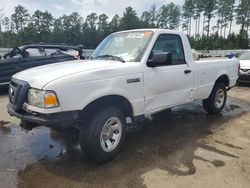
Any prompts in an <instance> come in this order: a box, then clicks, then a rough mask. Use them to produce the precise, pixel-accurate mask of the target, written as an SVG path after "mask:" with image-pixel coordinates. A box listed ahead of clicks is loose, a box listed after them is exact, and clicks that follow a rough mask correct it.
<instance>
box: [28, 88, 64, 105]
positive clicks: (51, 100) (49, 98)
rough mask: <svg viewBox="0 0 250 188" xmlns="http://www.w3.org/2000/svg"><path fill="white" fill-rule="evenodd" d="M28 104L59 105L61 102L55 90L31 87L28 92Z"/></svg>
mask: <svg viewBox="0 0 250 188" xmlns="http://www.w3.org/2000/svg"><path fill="white" fill-rule="evenodd" d="M28 104H29V105H31V106H35V107H38V108H53V107H58V106H59V102H58V99H57V96H56V93H55V92H54V91H44V90H39V89H30V90H29V92H28Z"/></svg>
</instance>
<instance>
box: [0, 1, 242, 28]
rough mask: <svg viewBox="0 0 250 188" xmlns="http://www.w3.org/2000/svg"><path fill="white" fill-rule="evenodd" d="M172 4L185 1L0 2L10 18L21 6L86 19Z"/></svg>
mask: <svg viewBox="0 0 250 188" xmlns="http://www.w3.org/2000/svg"><path fill="white" fill-rule="evenodd" d="M170 2H174V3H175V4H178V5H180V6H182V5H183V3H184V0H174V1H172V0H133V1H132V0H0V8H3V12H4V15H5V16H10V15H11V14H12V13H13V12H14V7H15V6H17V5H18V4H20V5H22V6H24V7H26V8H27V9H28V11H29V13H30V14H32V13H33V12H34V11H36V10H41V11H45V10H48V11H49V12H51V13H52V15H53V16H54V17H59V16H61V15H63V14H66V15H69V14H71V13H72V12H78V13H79V14H81V15H82V16H83V17H86V16H87V15H89V14H90V13H92V12H96V13H97V14H102V13H105V14H107V15H108V16H109V17H110V18H111V17H112V16H114V15H115V14H118V15H120V16H122V13H123V11H124V10H125V8H126V7H128V6H131V7H133V8H134V9H135V10H136V12H137V13H138V16H140V15H141V13H142V12H143V11H145V10H148V9H149V8H150V7H151V6H152V5H153V4H155V5H156V6H157V7H158V8H159V7H160V6H162V5H163V4H167V3H170ZM212 24H215V20H212ZM193 28H194V27H193ZM238 29H239V27H238V26H236V25H235V23H234V27H233V30H234V31H235V32H238ZM193 30H194V29H193Z"/></svg>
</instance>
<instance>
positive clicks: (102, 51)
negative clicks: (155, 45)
mask: <svg viewBox="0 0 250 188" xmlns="http://www.w3.org/2000/svg"><path fill="white" fill-rule="evenodd" d="M152 35H153V32H151V31H140V32H138V31H136V32H123V33H115V34H111V35H109V36H108V37H106V38H105V39H104V40H103V41H102V42H101V44H99V46H98V47H97V48H96V50H95V51H94V52H93V54H92V56H91V57H92V59H104V58H111V59H113V60H120V61H126V62H133V61H140V60H141V57H142V55H143V53H144V51H145V49H146V47H147V44H148V42H149V41H150V39H151V37H152Z"/></svg>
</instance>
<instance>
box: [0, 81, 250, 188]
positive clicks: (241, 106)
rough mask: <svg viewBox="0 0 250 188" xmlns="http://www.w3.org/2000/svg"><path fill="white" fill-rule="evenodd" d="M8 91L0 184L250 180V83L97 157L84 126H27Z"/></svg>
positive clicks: (2, 102) (164, 119)
mask: <svg viewBox="0 0 250 188" xmlns="http://www.w3.org/2000/svg"><path fill="white" fill-rule="evenodd" d="M7 102H8V99H7V94H6V92H3V93H1V94H0V187H1V188H8V187H27V188H29V187H30V188H34V187H95V188H96V187H116V188H118V187H149V188H158V187H164V188H165V187H185V188H186V187H203V188H206V187H213V188H215V187H234V188H235V187H241V188H244V187H246V188H248V187H250V87H249V86H243V87H237V88H234V89H232V90H231V91H230V92H229V98H228V102H227V106H226V108H225V109H224V111H223V113H222V114H221V115H216V116H211V115H207V114H206V113H205V112H204V111H203V109H202V106H201V103H200V102H196V103H192V104H188V105H184V106H180V107H177V108H174V109H173V110H172V112H171V113H169V114H167V115H166V114H165V115H163V116H161V117H159V118H158V119H157V120H155V121H154V122H151V123H143V124H142V125H140V126H138V127H135V128H133V129H131V130H129V132H128V134H127V138H126V141H125V144H124V147H123V149H122V151H121V153H120V154H119V155H118V156H117V157H116V158H115V159H114V160H112V161H111V162H109V163H107V164H105V165H97V164H94V163H93V162H91V161H89V160H88V159H87V158H86V157H85V155H84V154H82V153H81V151H80V149H79V144H78V141H77V138H78V135H77V134H67V133H59V132H55V131H52V130H50V129H48V128H45V127H38V128H35V129H33V130H32V131H29V132H26V131H24V130H22V129H21V128H20V127H19V126H18V124H19V120H18V119H16V118H13V117H10V116H9V115H8V114H7V112H6V105H7Z"/></svg>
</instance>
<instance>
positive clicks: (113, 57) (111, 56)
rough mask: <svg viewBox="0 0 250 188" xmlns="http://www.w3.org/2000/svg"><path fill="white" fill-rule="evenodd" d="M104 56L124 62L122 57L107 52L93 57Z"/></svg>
mask: <svg viewBox="0 0 250 188" xmlns="http://www.w3.org/2000/svg"><path fill="white" fill-rule="evenodd" d="M106 57H107V58H111V59H113V60H116V61H121V62H123V63H125V60H124V59H123V58H121V57H119V56H115V55H108V54H106V55H99V56H96V57H95V58H94V59H98V58H106Z"/></svg>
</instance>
